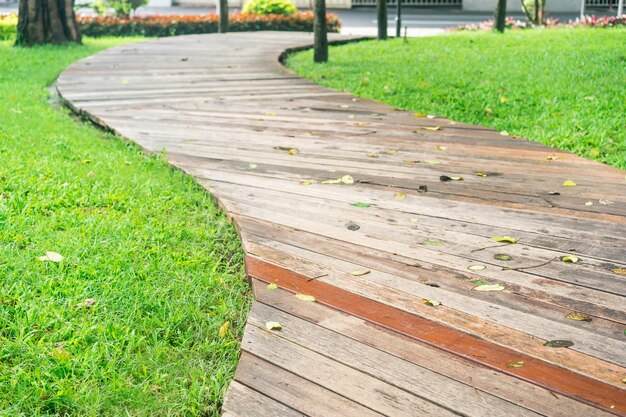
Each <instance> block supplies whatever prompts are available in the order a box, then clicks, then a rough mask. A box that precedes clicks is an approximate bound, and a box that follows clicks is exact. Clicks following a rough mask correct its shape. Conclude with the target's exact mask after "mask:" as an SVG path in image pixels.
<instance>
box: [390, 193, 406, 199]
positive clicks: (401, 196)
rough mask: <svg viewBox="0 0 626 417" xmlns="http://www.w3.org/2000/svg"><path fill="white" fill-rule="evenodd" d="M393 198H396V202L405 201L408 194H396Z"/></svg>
mask: <svg viewBox="0 0 626 417" xmlns="http://www.w3.org/2000/svg"><path fill="white" fill-rule="evenodd" d="M393 198H395V199H396V200H404V199H405V198H406V194H404V193H395V194H394V195H393Z"/></svg>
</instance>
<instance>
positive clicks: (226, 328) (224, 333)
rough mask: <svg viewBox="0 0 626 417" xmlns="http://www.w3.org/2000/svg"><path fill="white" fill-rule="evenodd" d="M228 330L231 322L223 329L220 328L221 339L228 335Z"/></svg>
mask: <svg viewBox="0 0 626 417" xmlns="http://www.w3.org/2000/svg"><path fill="white" fill-rule="evenodd" d="M228 329H230V322H229V321H227V322H226V323H224V324H222V327H220V331H219V335H220V337H225V336H226V335H227V334H228Z"/></svg>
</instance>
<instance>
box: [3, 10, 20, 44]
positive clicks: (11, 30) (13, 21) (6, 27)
mask: <svg viewBox="0 0 626 417" xmlns="http://www.w3.org/2000/svg"><path fill="white" fill-rule="evenodd" d="M16 33H17V14H15V13H11V14H6V15H3V14H0V40H7V39H11V38H13V36H15V34H16Z"/></svg>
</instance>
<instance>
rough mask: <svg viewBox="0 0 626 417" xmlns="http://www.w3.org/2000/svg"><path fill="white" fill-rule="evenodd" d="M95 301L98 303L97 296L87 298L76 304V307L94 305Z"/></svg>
mask: <svg viewBox="0 0 626 417" xmlns="http://www.w3.org/2000/svg"><path fill="white" fill-rule="evenodd" d="M95 303H96V299H95V298H86V299H85V301H81V302H80V303H78V304H76V307H85V308H89V307H91V306H92V305H94V304H95Z"/></svg>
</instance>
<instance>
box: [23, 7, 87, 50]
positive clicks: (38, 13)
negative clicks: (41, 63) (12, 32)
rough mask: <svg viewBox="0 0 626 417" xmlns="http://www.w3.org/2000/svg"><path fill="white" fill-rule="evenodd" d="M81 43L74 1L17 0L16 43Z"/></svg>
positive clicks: (28, 44)
mask: <svg viewBox="0 0 626 417" xmlns="http://www.w3.org/2000/svg"><path fill="white" fill-rule="evenodd" d="M66 42H75V43H81V37H80V30H79V29H78V23H77V22H76V15H75V14H74V0H20V10H19V15H18V22H17V38H16V41H15V44H16V45H24V46H30V45H41V44H45V43H53V44H60V43H66Z"/></svg>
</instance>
